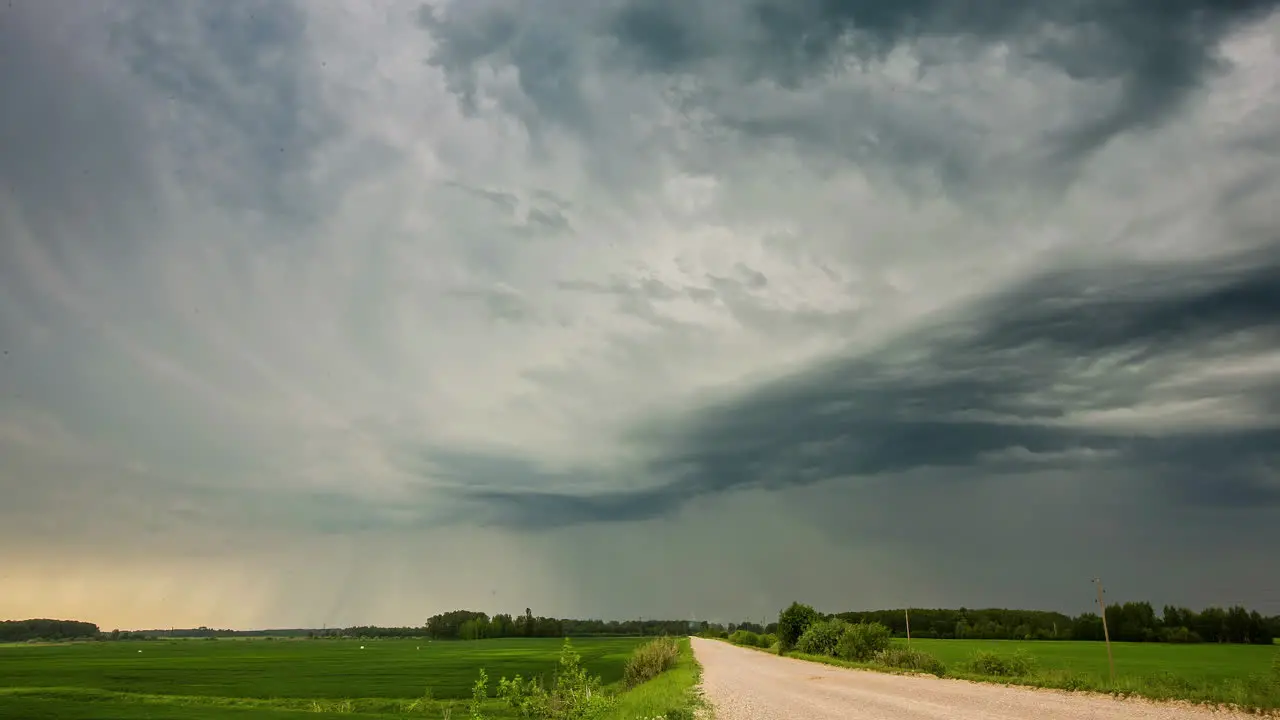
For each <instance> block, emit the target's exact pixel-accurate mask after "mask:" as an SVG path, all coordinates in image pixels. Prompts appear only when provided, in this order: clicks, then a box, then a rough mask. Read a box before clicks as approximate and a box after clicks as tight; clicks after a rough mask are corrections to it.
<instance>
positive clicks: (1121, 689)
mask: <svg viewBox="0 0 1280 720" xmlns="http://www.w3.org/2000/svg"><path fill="white" fill-rule="evenodd" d="M894 644H895V645H905V644H906V642H905V640H895V641H894ZM911 647H912V648H913V649H916V650H922V651H924V652H927V653H929V654H931V655H933V656H934V657H937V658H938V659H939V660H942V661H943V662H944V663H946V666H947V672H946V675H947V676H948V677H953V678H962V679H969V680H979V681H984V682H1001V683H1010V684H1017V685H1031V686H1036V687H1049V688H1060V689H1068V690H1087V691H1096V692H1103V693H1110V694H1118V695H1136V696H1140V697H1146V698H1150V699H1153V700H1188V701H1191V702H1197V703H1210V704H1220V703H1221V704H1230V705H1236V706H1239V707H1242V708H1246V709H1250V710H1257V711H1266V712H1269V713H1274V712H1277V711H1280V672H1277V670H1276V669H1273V668H1276V667H1280V660H1277V656H1278V655H1280V650H1278V649H1277V648H1275V647H1274V646H1266V645H1218V644H1209V643H1204V644H1191V645H1171V644H1164V643H1112V651H1113V653H1114V655H1115V662H1116V680H1115V682H1114V683H1113V682H1111V680H1110V679H1109V677H1108V669H1107V648H1106V645H1105V644H1103V643H1099V642H1066V641H1053V642H1048V641H1038V642H1030V641H1015V640H919V639H917V640H912V641H911ZM1019 650H1021V651H1022V652H1024V653H1027V654H1029V655H1031V656H1033V657H1034V658H1035V660H1036V670H1035V673H1034V674H1033V675H1031V676H1029V677H1018V678H991V677H985V676H982V675H977V674H974V673H972V672H970V671H969V670H968V669H967V668H966V665H967V662H968V660H969V659H970V657H971V656H972V655H973V654H974V653H975V652H978V651H988V652H994V653H997V654H1000V655H1011V654H1012V653H1014V652H1016V651H1019ZM790 655H791V656H792V657H798V658H800V659H802V660H809V661H813V662H822V663H826V664H829V665H839V666H844V667H856V668H865V669H870V670H878V671H882V672H886V671H887V672H893V670H890V669H886V668H881V667H877V666H875V665H873V664H869V663H850V662H845V661H842V660H838V659H836V658H830V657H818V656H809V655H796V654H794V653H791V654H790ZM1273 663H1275V664H1274V665H1273Z"/></svg>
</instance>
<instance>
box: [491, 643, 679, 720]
mask: <svg viewBox="0 0 1280 720" xmlns="http://www.w3.org/2000/svg"><path fill="white" fill-rule="evenodd" d="M672 642H674V641H672ZM637 650H639V648H638V649H637ZM487 682H488V677H487V676H486V675H485V674H484V671H483V670H481V671H480V680H477V681H476V685H475V688H474V690H473V694H472V697H473V700H472V704H471V713H472V718H473V720H483V716H482V715H480V714H479V712H480V711H479V708H480V704H481V702H482V701H483V699H484V698H486V697H488V690H487V688H486V687H485V686H486V684H487ZM498 696H499V697H501V698H502V699H503V700H505V701H506V702H507V704H508V705H509V706H511V707H512V708H514V709H515V710H516V712H518V713H519V716H520V717H522V718H529V719H530V720H597V718H601V717H604V716H605V715H606V714H607V713H608V712H609V711H610V710H611V709H612V708H613V705H614V699H613V698H612V697H610V696H609V695H608V694H607V693H605V692H604V691H603V690H602V689H601V687H600V678H599V677H598V676H591V675H588V674H587V669H586V668H584V667H582V658H581V656H579V655H578V653H577V652H575V651H574V650H573V646H572V645H571V644H570V643H569V640H568V639H567V638H566V639H565V641H564V647H562V648H561V650H560V668H559V670H558V671H557V672H556V678H555V682H554V683H553V684H552V686H551V688H550V689H547V688H546V687H544V686H543V685H542V684H541V683H539V682H538V681H536V680H533V679H530V680H524V679H523V678H521V677H520V676H519V675H517V676H516V677H515V678H514V679H513V680H508V679H506V678H505V677H504V678H502V680H500V681H499V682H498Z"/></svg>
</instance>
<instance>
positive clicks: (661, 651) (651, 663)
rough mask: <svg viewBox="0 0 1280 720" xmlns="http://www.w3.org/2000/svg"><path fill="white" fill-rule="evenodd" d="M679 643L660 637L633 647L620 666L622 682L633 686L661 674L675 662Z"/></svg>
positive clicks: (678, 655)
mask: <svg viewBox="0 0 1280 720" xmlns="http://www.w3.org/2000/svg"><path fill="white" fill-rule="evenodd" d="M678 657H680V645H679V644H678V643H677V642H676V641H675V639H674V638H669V637H662V638H658V639H657V640H654V641H652V642H647V643H645V644H644V645H641V646H640V647H638V648H636V649H635V652H633V653H631V657H629V658H627V664H626V665H624V666H623V668H622V684H623V685H625V686H626V687H628V688H632V687H635V686H636V685H639V684H640V683H642V682H645V681H646V680H652V679H653V678H655V677H657V676H658V675H661V674H662V673H663V672H665V671H667V670H670V669H671V668H672V667H673V666H674V665H675V664H676V658H678Z"/></svg>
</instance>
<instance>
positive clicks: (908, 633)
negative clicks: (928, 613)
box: [902, 608, 911, 650]
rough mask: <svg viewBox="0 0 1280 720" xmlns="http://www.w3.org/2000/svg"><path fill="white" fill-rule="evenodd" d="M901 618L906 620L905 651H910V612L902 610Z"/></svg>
mask: <svg viewBox="0 0 1280 720" xmlns="http://www.w3.org/2000/svg"><path fill="white" fill-rule="evenodd" d="M902 616H903V617H905V618H906V619H907V649H908V650H909V649H911V610H910V609H905V608H904V609H903V611H902Z"/></svg>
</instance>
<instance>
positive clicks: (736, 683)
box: [693, 638, 1256, 720]
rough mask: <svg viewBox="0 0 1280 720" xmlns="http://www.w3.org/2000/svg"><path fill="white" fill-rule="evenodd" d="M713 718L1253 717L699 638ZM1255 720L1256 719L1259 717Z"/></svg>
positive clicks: (1050, 719) (1003, 719)
mask: <svg viewBox="0 0 1280 720" xmlns="http://www.w3.org/2000/svg"><path fill="white" fill-rule="evenodd" d="M693 651H694V655H695V656H697V658H698V662H700V663H702V669H703V674H702V688H703V692H704V694H705V696H706V698H707V700H709V701H710V702H711V705H712V707H713V708H714V709H715V720H871V719H872V718H875V719H876V720H926V719H927V720H943V719H945V720H979V719H981V720H1120V719H1121V718H1123V719H1124V720H1178V719H1181V718H1188V719H1199V720H1203V719H1204V718H1210V717H1214V718H1219V719H1220V720H1226V719H1227V718H1247V717H1250V716H1247V715H1242V714H1235V713H1227V712H1214V711H1211V710H1207V709H1201V708H1192V707H1182V706H1177V705H1169V704H1155V703H1148V702H1144V701H1140V700H1116V699H1113V698H1110V697H1104V696H1097V695H1085V694H1081V693H1077V694H1071V693H1065V692H1057V691H1052V690H1034V689H1031V688H1015V687H1005V686H1002V685H989V684H983V683H972V682H965V681H963V680H945V679H938V678H932V677H910V676H905V675H887V674H882V673H875V672H868V671H865V670H849V669H846V668H837V667H831V666H829V665H820V664H818V663H811V662H805V661H804V660H794V659H791V658H781V657H777V656H775V655H769V654H767V653H763V652H759V651H756V650H746V649H743V648H740V647H735V646H733V645H730V644H729V643H726V642H720V641H718V640H704V639H702V638H693ZM1255 720H1256V718H1255Z"/></svg>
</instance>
